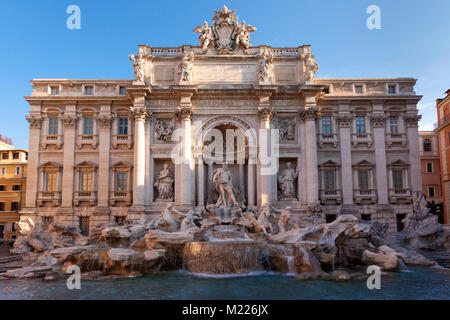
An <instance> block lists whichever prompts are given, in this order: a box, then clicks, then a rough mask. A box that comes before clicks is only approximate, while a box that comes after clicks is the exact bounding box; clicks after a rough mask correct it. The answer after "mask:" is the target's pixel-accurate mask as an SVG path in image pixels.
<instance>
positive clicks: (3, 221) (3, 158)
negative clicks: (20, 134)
mask: <svg viewBox="0 0 450 320" xmlns="http://www.w3.org/2000/svg"><path fill="white" fill-rule="evenodd" d="M27 161H28V151H26V150H21V149H14V147H13V146H12V145H11V140H10V139H7V138H3V137H2V136H0V241H5V240H6V241H10V240H13V239H15V237H16V231H15V226H14V223H15V222H18V221H19V211H20V209H21V208H22V207H23V206H24V205H25V190H26V174H27Z"/></svg>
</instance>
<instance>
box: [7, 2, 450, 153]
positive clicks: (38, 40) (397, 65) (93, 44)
mask: <svg viewBox="0 0 450 320" xmlns="http://www.w3.org/2000/svg"><path fill="white" fill-rule="evenodd" d="M71 4H75V5H78V6H79V7H80V8H81V30H69V29H67V27H66V19H67V17H68V14H66V8H67V7H68V6H69V5H71ZM223 4H226V5H227V6H228V8H230V9H237V10H238V14H239V17H240V20H245V21H246V22H247V23H249V24H251V25H253V26H255V27H256V28H257V29H258V30H257V32H255V33H253V34H252V37H251V43H252V44H253V45H259V44H268V45H271V46H289V47H296V46H298V45H302V44H310V45H311V46H312V47H311V49H312V51H313V53H314V54H315V56H316V60H317V62H318V63H319V66H320V70H319V72H318V74H317V77H414V78H416V79H418V82H417V85H416V93H417V94H420V95H423V96H424V97H423V98H422V100H421V102H420V104H419V108H420V113H421V114H422V115H423V118H422V120H421V123H420V125H421V129H428V130H429V129H432V125H433V123H434V122H436V111H435V107H434V104H435V99H436V98H439V97H442V96H443V95H444V93H443V92H444V91H446V90H447V89H448V88H450V61H449V60H450V59H449V57H450V54H449V53H450V41H449V40H450V39H449V35H448V33H449V30H450V19H449V16H450V1H449V0H427V1H411V0H368V1H366V0H342V1H332V0H330V1H328V0H320V1H314V0H295V1H294V0H291V1H288V0H277V1H273V0H271V1H268V0H258V1H253V0H246V1H235V0H228V1H223V0H221V1H216V0H208V1H206V0H202V1H196V0H192V1H175V0H170V1H160V0H158V1H153V0H146V1H132V0H128V1H118V0H117V1H113V0H111V1H92V0H91V1H84V0H71V1H65V0H58V1H55V0H47V1H45V0H40V1H31V0H30V1H20V0H14V1H7V2H4V3H2V10H0V36H1V37H0V39H1V44H0V48H1V50H0V88H1V96H0V108H1V111H2V112H1V115H2V116H1V117H0V134H3V135H6V136H8V137H10V138H12V139H13V142H14V145H15V146H16V147H19V148H27V147H28V124H27V123H26V121H25V115H26V114H27V113H28V104H27V102H26V101H25V100H24V99H23V96H26V95H29V94H30V93H31V90H32V88H31V86H30V84H29V80H31V79H34V78H91V79H92V78H95V79H102V78H105V79H107V78H112V79H129V78H131V77H132V68H131V63H130V61H129V60H128V54H130V53H134V52H136V51H137V45H138V44H147V45H150V46H179V45H181V44H192V45H197V43H198V40H197V35H196V34H194V33H193V32H192V30H193V29H194V28H195V27H196V26H197V25H199V24H201V22H202V21H203V20H208V21H211V18H212V16H213V13H212V9H216V10H217V9H220V8H221V7H222V6H223ZM372 4H375V5H378V6H379V7H380V8H381V27H382V29H381V30H369V29H368V28H367V27H366V19H367V17H368V14H367V13H366V9H367V7H368V6H369V5H372Z"/></svg>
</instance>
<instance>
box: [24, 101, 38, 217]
mask: <svg viewBox="0 0 450 320" xmlns="http://www.w3.org/2000/svg"><path fill="white" fill-rule="evenodd" d="M33 108H34V109H37V108H38V111H39V113H35V114H32V113H31V112H30V115H29V116H27V117H26V119H27V121H28V122H29V123H30V140H29V141H30V143H29V146H28V155H29V157H28V167H27V190H26V196H25V198H26V202H25V208H24V209H22V212H21V215H22V214H23V212H25V211H26V213H27V214H30V215H31V216H32V215H33V214H34V213H36V196H37V194H38V192H39V190H38V177H39V173H38V170H39V143H40V138H41V127H42V117H41V115H40V108H41V106H40V105H37V106H36V105H31V109H33Z"/></svg>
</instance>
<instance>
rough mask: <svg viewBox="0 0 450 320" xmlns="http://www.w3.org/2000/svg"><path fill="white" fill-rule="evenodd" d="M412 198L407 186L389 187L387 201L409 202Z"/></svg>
mask: <svg viewBox="0 0 450 320" xmlns="http://www.w3.org/2000/svg"><path fill="white" fill-rule="evenodd" d="M411 200H412V196H411V189H409V188H391V189H389V202H390V203H397V202H398V201H403V202H406V203H410V202H411Z"/></svg>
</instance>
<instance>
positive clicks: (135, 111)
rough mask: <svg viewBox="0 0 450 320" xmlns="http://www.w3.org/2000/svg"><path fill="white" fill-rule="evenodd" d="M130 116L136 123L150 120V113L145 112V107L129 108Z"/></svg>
mask: <svg viewBox="0 0 450 320" xmlns="http://www.w3.org/2000/svg"><path fill="white" fill-rule="evenodd" d="M130 111H131V115H132V116H133V118H134V120H136V121H144V122H145V121H147V119H149V118H151V116H152V112H147V110H146V108H145V107H130Z"/></svg>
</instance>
